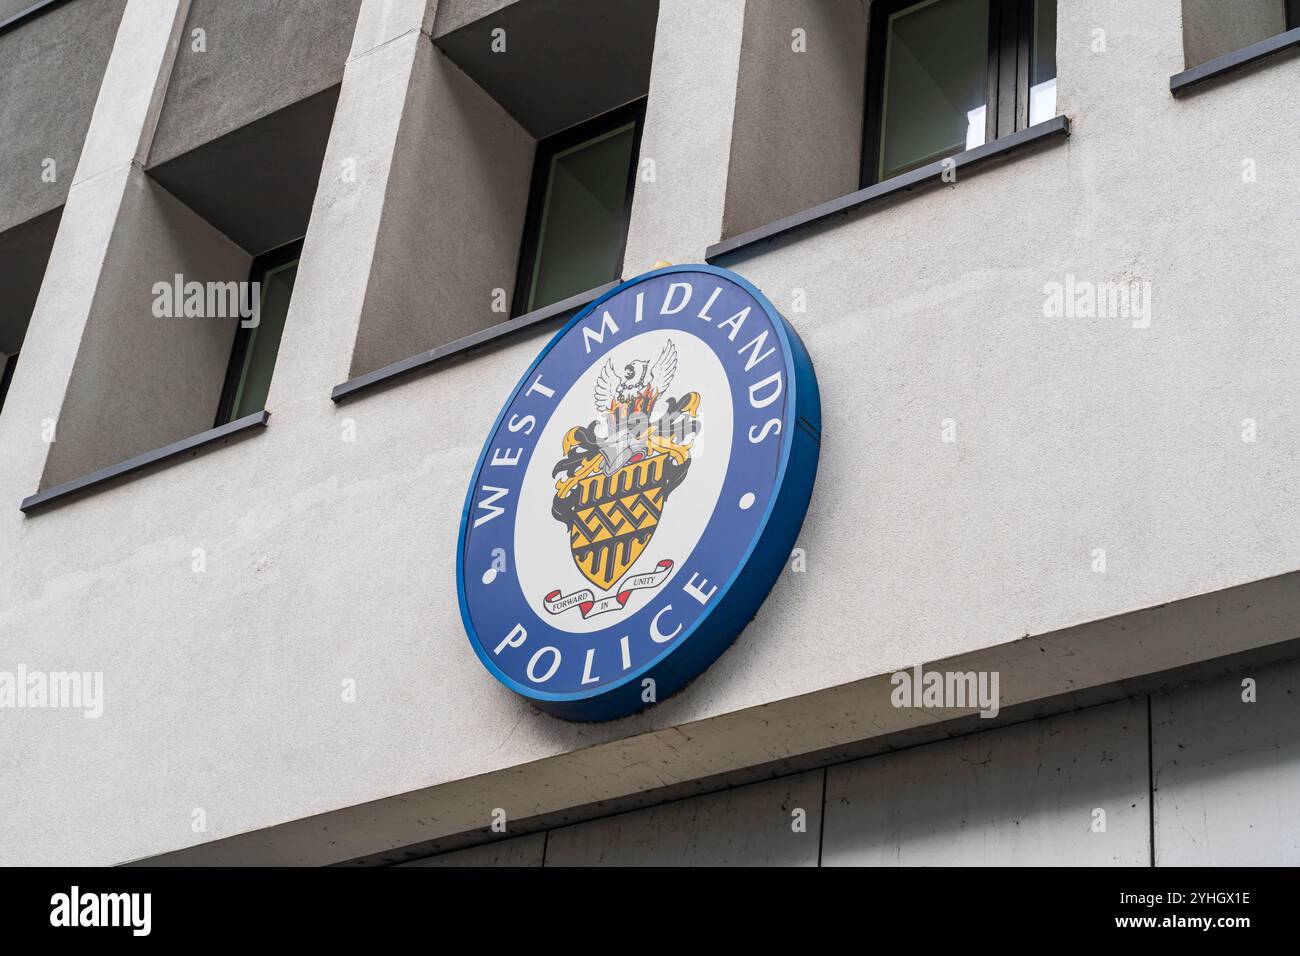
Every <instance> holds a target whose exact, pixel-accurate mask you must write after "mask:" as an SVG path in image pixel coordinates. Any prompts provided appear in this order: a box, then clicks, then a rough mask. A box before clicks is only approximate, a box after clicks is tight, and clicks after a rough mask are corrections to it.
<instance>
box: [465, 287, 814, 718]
mask: <svg viewBox="0 0 1300 956" xmlns="http://www.w3.org/2000/svg"><path fill="white" fill-rule="evenodd" d="M820 440H821V403H820V399H819V397H818V393H817V380H816V377H815V375H814V374H813V368H812V363H811V361H810V360H809V358H808V354H807V352H806V351H805V350H804V347H803V343H802V342H800V341H799V337H798V335H796V334H795V332H794V330H793V329H792V328H791V327H790V326H789V325H788V324H786V322H785V320H784V319H783V318H782V317H781V316H780V314H779V313H778V312H777V311H776V309H774V308H773V307H772V305H771V303H769V302H768V301H767V299H765V298H764V297H763V295H762V293H760V292H759V291H758V290H757V289H756V288H754V287H753V286H752V285H750V284H749V283H748V282H746V281H745V280H744V279H742V278H740V277H739V276H737V275H736V274H734V273H732V272H728V271H726V270H725V269H718V268H715V267H713V266H706V265H686V266H674V267H670V268H667V269H659V270H656V271H654V272H648V273H646V274H644V275H641V276H638V277H636V278H635V279H631V280H629V281H627V282H625V283H623V284H622V285H620V286H618V287H617V288H615V289H613V290H612V291H610V292H608V293H606V294H605V295H604V296H602V297H601V298H600V299H598V300H596V301H595V302H594V303H592V304H591V305H590V306H588V307H587V308H585V309H583V310H582V312H580V313H579V314H578V315H577V316H575V317H574V318H573V319H572V320H570V321H569V322H568V323H567V324H566V325H565V326H564V328H563V329H561V330H560V332H559V333H558V334H557V335H556V336H555V337H554V338H553V339H552V340H551V341H550V343H549V344H548V345H547V346H546V348H545V349H543V350H542V354H541V355H540V356H538V358H537V360H536V361H535V362H534V363H533V365H532V367H531V368H529V369H528V371H527V372H526V373H525V374H524V377H523V378H522V379H521V380H520V382H519V384H518V385H517V386H516V387H515V390H514V392H513V394H512V395H511V396H510V399H509V401H507V402H506V405H505V408H504V409H503V410H502V411H501V414H500V415H499V416H498V417H497V421H496V424H495V425H494V426H493V428H492V431H491V434H490V435H489V436H488V439H487V442H486V444H485V445H484V447H483V453H482V454H481V455H480V456H479V460H478V464H477V466H476V467H475V469H474V477H473V480H472V482H471V484H470V488H469V494H468V495H467V496H466V499H465V510H464V514H463V515H462V518H461V527H460V542H459V547H458V555H457V563H456V578H457V589H458V592H459V597H460V610H461V617H462V619H463V620H464V622H465V630H466V632H467V633H468V635H469V639H470V643H471V645H472V646H473V648H474V651H475V653H477V654H478V656H479V659H480V660H481V661H482V662H483V664H484V666H485V667H487V669H488V670H489V671H491V672H492V674H493V675H494V676H495V677H496V678H497V679H498V680H500V681H501V682H502V683H503V684H505V685H506V686H507V687H509V688H510V689H511V690H513V691H515V692H516V693H518V694H520V695H522V696H524V697H526V698H527V699H528V700H530V701H532V702H534V703H535V704H537V706H538V707H540V708H542V709H543V710H546V711H548V712H550V713H553V714H556V715H558V716H560V717H565V718H568V719H572V720H610V719H613V718H616V717H622V716H625V715H627V714H631V713H634V712H636V711H638V710H641V709H642V708H644V707H646V706H648V705H650V704H652V703H655V702H656V701H659V700H663V699H665V698H667V697H668V696H669V695H671V694H673V693H675V692H676V691H678V690H680V689H681V688H682V687H683V686H685V685H686V683H687V682H689V681H690V680H691V679H692V678H694V677H695V676H697V675H698V674H699V673H700V672H701V671H703V670H704V669H705V668H706V667H708V666H709V665H710V664H711V663H713V661H714V660H716V659H717V657H718V656H719V655H720V654H721V653H722V652H723V651H724V650H726V648H727V646H728V645H729V644H730V643H731V641H732V640H734V639H735V637H736V635H737V634H739V633H740V631H741V630H742V629H743V628H744V626H745V624H746V623H748V622H749V620H750V619H751V618H752V617H753V616H754V614H755V613H756V612H757V611H758V608H759V606H760V605H761V604H762V602H763V599H764V598H765V597H766V596H767V592H768V591H769V590H770V589H771V587H772V585H773V584H774V583H775V582H776V579H777V576H778V575H779V574H780V572H781V569H782V568H783V567H784V565H785V561H786V559H787V558H788V557H789V555H790V551H791V549H792V548H793V546H794V543H795V536H796V535H797V534H798V531H799V527H800V525H802V523H803V518H804V514H805V513H806V511H807V509H808V499H809V497H810V495H811V494H812V487H813V479H814V477H815V475H816V472H817V458H818V451H819V447H820Z"/></svg>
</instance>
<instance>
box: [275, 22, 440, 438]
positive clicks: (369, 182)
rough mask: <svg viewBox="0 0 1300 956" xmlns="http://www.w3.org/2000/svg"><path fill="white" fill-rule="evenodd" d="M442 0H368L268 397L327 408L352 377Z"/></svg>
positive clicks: (306, 408) (279, 410)
mask: <svg viewBox="0 0 1300 956" xmlns="http://www.w3.org/2000/svg"><path fill="white" fill-rule="evenodd" d="M436 9H437V2H436V0H364V2H363V3H362V5H361V10H360V12H359V14H358V16H357V25H356V30H355V31H354V33H353V40H352V49H351V52H350V53H349V55H348V62H347V64H346V66H345V67H344V70H343V85H342V87H341V89H340V90H339V99H338V105H337V106H336V107H335V110H334V123H333V126H332V127H331V129H330V138H329V145H328V146H327V147H326V149H325V160H324V162H323V163H322V165H321V178H320V182H319V183H318V184H317V187H316V199H315V202H314V204H313V206H312V213H311V220H310V222H309V224H308V226H307V235H306V238H305V240H304V242H303V252H302V259H301V261H300V262H299V265H298V275H297V278H296V279H295V281H294V293H293V299H292V301H291V302H290V304H289V315H288V317H287V319H286V322H285V329H284V337H283V338H282V339H281V340H280V352H279V357H278V359H277V360H276V371H275V376H274V378H273V379H272V380H271V391H270V395H269V396H268V398H267V404H268V406H270V407H273V408H274V409H275V414H276V416H277V418H280V419H283V417H284V416H286V415H291V416H292V415H298V414H302V415H307V416H313V415H317V416H318V415H325V414H328V413H329V404H330V403H329V401H328V396H329V390H330V388H331V386H333V385H335V384H337V383H339V382H341V381H343V380H344V379H346V378H347V377H348V369H349V366H350V363H351V357H352V350H353V346H354V343H355V342H356V337H357V329H358V325H359V322H360V317H361V313H362V307H363V305H364V303H365V299H366V290H367V288H368V287H369V284H370V276H371V271H372V269H373V268H374V265H375V255H376V248H377V245H378V240H379V231H380V222H381V219H382V217H383V210H384V202H385V198H386V196H387V194H388V185H389V179H390V177H391V175H392V171H393V165H394V162H395V160H396V158H397V157H396V150H397V138H398V132H399V130H400V128H401V122H402V114H403V112H404V110H405V106H406V102H407V98H408V95H409V87H410V84H411V76H412V72H413V70H414V68H415V63H416V58H417V51H418V50H419V48H420V46H421V45H428V43H429V40H428V33H429V31H430V29H432V25H433V15H434V13H435V11H436Z"/></svg>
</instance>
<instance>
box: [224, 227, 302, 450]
mask: <svg viewBox="0 0 1300 956" xmlns="http://www.w3.org/2000/svg"><path fill="white" fill-rule="evenodd" d="M301 255H302V240H301V239H299V240H297V241H295V242H291V243H288V244H287V245H284V246H281V247H280V248H279V249H275V250H273V251H271V252H268V253H265V254H263V255H260V256H258V257H257V258H256V259H254V260H253V268H252V270H251V272H250V275H249V280H250V281H251V282H256V283H258V286H259V288H258V301H259V311H258V323H257V325H256V326H255V327H253V328H244V326H243V324H242V323H241V324H240V327H239V330H238V331H237V332H236V333H235V344H234V346H233V347H232V349H231V351H230V368H229V370H228V371H227V372H226V384H225V387H224V388H223V389H222V392H221V404H220V406H219V407H218V409H217V421H216V424H218V425H224V424H226V423H227V422H233V421H234V420H235V419H237V418H243V417H244V416H245V415H252V414H253V413H254V412H260V411H261V410H262V409H264V408H265V407H266V395H267V392H268V391H270V388H271V375H272V373H273V372H274V371H275V357H276V354H277V353H278V352H279V351H280V336H281V335H283V334H284V320H285V317H286V316H287V315H288V314H289V297H290V296H291V295H292V294H293V282H294V279H295V278H296V277H297V275H298V258H299V257H300V256H301Z"/></svg>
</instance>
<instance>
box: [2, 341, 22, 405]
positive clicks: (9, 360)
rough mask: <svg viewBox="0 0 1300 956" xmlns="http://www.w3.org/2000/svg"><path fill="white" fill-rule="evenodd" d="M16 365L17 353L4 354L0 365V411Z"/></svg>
mask: <svg viewBox="0 0 1300 956" xmlns="http://www.w3.org/2000/svg"><path fill="white" fill-rule="evenodd" d="M17 367H18V353H17V352H15V353H14V354H13V355H6V356H5V358H4V365H3V366H0V412H2V411H4V407H5V396H6V395H8V394H9V383H10V382H12V381H13V380H14V369H15V368H17Z"/></svg>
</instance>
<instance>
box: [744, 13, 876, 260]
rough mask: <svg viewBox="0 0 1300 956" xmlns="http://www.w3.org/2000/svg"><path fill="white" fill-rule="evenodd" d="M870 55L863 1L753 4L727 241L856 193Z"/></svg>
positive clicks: (746, 30)
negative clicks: (730, 237)
mask: <svg viewBox="0 0 1300 956" xmlns="http://www.w3.org/2000/svg"><path fill="white" fill-rule="evenodd" d="M796 30H800V31H803V32H802V34H801V35H799V36H798V37H796V35H795V31H796ZM866 51H867V16H866V8H865V7H864V5H863V3H862V0H830V2H828V0H797V2H794V3H789V2H787V3H763V2H753V3H748V4H746V6H745V28H744V34H743V37H742V45H741V52H740V77H739V81H738V83H737V88H736V106H735V116H734V119H733V120H732V135H731V154H730V165H729V175H728V177H727V204H726V209H725V211H724V214H723V224H722V234H723V235H724V236H734V235H737V234H739V233H742V232H745V231H746V230H748V229H753V228H755V227H757V226H761V225H763V224H764V223H768V222H771V221H772V220H774V219H779V218H781V217H782V216H788V215H790V214H791V213H796V212H800V211H802V210H804V209H807V208H809V207H810V206H815V205H817V204H818V203H821V202H825V201H826V200H828V199H834V198H835V197H836V196H843V195H844V194H845V193H850V192H852V191H853V190H855V189H857V188H858V181H859V174H860V169H861V159H862V122H863V97H864V93H865V88H866V83H865V80H864V77H865V75H866Z"/></svg>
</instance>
